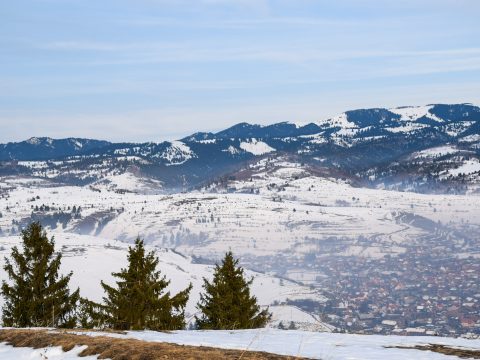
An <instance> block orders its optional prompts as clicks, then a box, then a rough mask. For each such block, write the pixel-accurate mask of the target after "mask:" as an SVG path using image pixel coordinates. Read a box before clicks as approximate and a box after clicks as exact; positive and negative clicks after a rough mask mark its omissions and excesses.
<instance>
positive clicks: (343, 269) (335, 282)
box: [318, 249, 480, 336]
mask: <svg viewBox="0 0 480 360" xmlns="http://www.w3.org/2000/svg"><path fill="white" fill-rule="evenodd" d="M322 261H323V263H322V265H321V269H322V272H323V273H325V274H326V275H327V276H324V277H321V278H319V279H318V283H319V285H320V286H321V287H322V288H324V289H325V290H326V291H328V292H329V293H330V295H331V296H329V298H330V301H328V302H327V303H326V304H325V306H323V307H322V309H321V313H322V318H323V319H324V320H325V321H326V322H328V323H330V324H332V325H334V326H336V327H337V328H338V329H340V330H345V331H349V332H357V333H368V334H398V335H441V336H460V335H466V334H469V335H472V336H475V335H477V336H478V335H480V260H479V259H478V258H476V257H475V256H468V257H465V258H455V257H451V256H445V255H444V256H441V254H438V253H436V252H435V251H433V252H419V251H416V250H415V249H413V250H409V251H407V252H406V253H404V254H402V255H398V256H395V257H390V256H386V257H384V258H382V259H365V258H359V257H340V256H338V257H329V258H325V259H322Z"/></svg>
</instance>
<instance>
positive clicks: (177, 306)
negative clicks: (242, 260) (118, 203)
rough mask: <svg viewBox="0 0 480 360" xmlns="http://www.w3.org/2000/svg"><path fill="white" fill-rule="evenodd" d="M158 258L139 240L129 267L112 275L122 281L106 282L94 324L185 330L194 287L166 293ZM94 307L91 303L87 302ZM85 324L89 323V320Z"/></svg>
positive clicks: (86, 304)
mask: <svg viewBox="0 0 480 360" xmlns="http://www.w3.org/2000/svg"><path fill="white" fill-rule="evenodd" d="M157 265H158V258H157V257H156V256H155V254H154V252H153V251H152V252H149V253H146V252H145V247H144V243H143V241H142V240H140V239H137V240H136V241H135V246H134V247H130V248H129V251H128V268H126V269H122V270H121V271H120V272H119V273H113V274H112V275H113V276H114V277H116V278H118V279H119V280H118V281H117V286H116V287H112V286H109V285H107V284H105V283H104V282H103V281H102V287H103V289H104V290H105V293H106V296H105V297H104V298H103V300H104V304H102V305H100V306H99V307H98V309H100V312H97V314H96V315H94V316H92V320H93V321H91V323H92V324H103V325H104V326H107V327H111V328H114V329H121V330H128V329H132V330H143V329H150V330H177V329H183V328H184V327H185V305H186V303H187V301H188V296H189V293H190V290H191V289H192V285H191V284H190V285H189V287H187V288H186V289H185V290H183V291H181V292H179V293H178V294H176V295H175V296H170V293H169V292H166V293H164V290H165V288H166V287H167V286H168V285H169V284H170V281H168V280H166V278H165V276H160V271H157V270H156V268H157ZM83 305H84V306H85V307H87V308H89V307H90V308H93V306H92V303H91V302H85V301H84V302H83ZM85 323H88V321H86V322H85Z"/></svg>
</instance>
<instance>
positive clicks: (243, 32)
mask: <svg viewBox="0 0 480 360" xmlns="http://www.w3.org/2000/svg"><path fill="white" fill-rule="evenodd" d="M479 14H480V1H478V0H421V1H420V0H336V1H331V0H101V1H100V0H15V1H1V2H0V129H1V131H0V142H8V141H17V140H23V139H27V138H29V137H31V136H50V137H55V138H59V137H70V136H75V137H93V138H101V139H107V140H114V141H161V140H164V139H174V138H179V137H181V136H183V135H186V134H190V133H193V132H195V131H199V130H204V131H215V130H219V129H222V128H225V127H227V126H229V125H232V124H235V123H237V122H241V121H247V122H252V123H260V124H266V123H272V122H279V121H296V122H310V121H315V120H318V119H322V118H326V117H329V116H332V115H335V114H337V113H340V112H342V111H345V110H349V109H355V108H364V107H380V106H381V107H391V106H400V105H410V104H412V105H417V104H427V103H434V102H447V103H454V102H473V103H476V104H479V103H480V21H479V20H478V16H479Z"/></svg>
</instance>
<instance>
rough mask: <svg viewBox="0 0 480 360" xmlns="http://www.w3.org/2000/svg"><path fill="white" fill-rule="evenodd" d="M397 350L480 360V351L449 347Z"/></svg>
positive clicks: (420, 346)
mask: <svg viewBox="0 0 480 360" xmlns="http://www.w3.org/2000/svg"><path fill="white" fill-rule="evenodd" d="M396 348H399V349H412V350H423V351H432V352H436V353H440V354H444V355H452V356H458V357H459V358H462V359H480V351H478V350H468V349H459V348H452V347H449V346H445V345H438V344H431V345H417V346H414V347H403V346H396Z"/></svg>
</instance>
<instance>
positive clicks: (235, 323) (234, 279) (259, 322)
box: [195, 251, 271, 330]
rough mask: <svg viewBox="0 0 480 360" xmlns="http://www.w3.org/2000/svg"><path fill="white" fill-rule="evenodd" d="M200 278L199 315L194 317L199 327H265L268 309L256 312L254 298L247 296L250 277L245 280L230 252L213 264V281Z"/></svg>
mask: <svg viewBox="0 0 480 360" xmlns="http://www.w3.org/2000/svg"><path fill="white" fill-rule="evenodd" d="M203 281H204V285H203V288H204V289H205V293H204V294H201V295H200V302H199V303H198V305H197V307H198V309H199V310H200V311H201V313H202V314H201V317H200V318H197V317H195V319H196V322H197V325H198V328H199V329H215V330H217V329H218V330H220V329H223V330H233V329H253V328H259V327H263V326H265V325H266V323H267V321H268V320H269V319H270V317H271V314H270V313H269V312H268V310H267V309H264V310H261V311H260V306H259V305H258V304H257V298H256V297H255V296H250V285H251V284H252V281H253V278H251V279H250V280H246V279H245V277H244V270H243V268H241V267H240V266H238V260H236V259H234V258H233V254H232V252H231V251H230V252H228V253H226V254H225V258H224V259H223V260H222V264H221V265H218V264H217V265H216V266H215V272H214V275H213V281H212V282H209V281H208V280H207V279H203Z"/></svg>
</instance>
